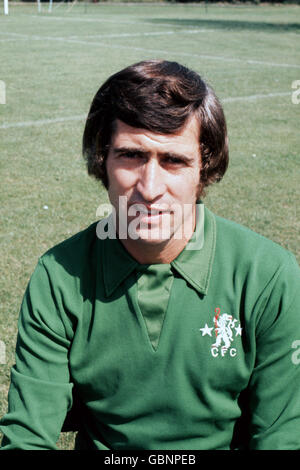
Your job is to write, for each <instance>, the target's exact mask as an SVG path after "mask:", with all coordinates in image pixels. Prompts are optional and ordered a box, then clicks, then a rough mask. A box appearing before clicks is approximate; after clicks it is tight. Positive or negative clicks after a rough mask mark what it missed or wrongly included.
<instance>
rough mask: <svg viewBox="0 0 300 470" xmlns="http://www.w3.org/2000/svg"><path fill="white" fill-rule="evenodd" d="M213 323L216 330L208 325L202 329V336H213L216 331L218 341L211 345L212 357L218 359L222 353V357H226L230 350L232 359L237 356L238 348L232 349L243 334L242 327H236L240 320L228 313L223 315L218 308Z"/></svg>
mask: <svg viewBox="0 0 300 470" xmlns="http://www.w3.org/2000/svg"><path fill="white" fill-rule="evenodd" d="M213 321H214V328H213V327H208V325H207V323H206V324H205V327H204V328H200V331H201V332H202V336H205V335H209V336H212V330H215V335H216V340H215V342H214V343H213V344H212V345H211V354H212V356H213V357H217V356H219V352H220V354H221V356H222V357H224V356H225V354H226V353H227V351H228V350H229V354H230V356H231V357H234V356H236V353H237V350H236V348H232V347H231V343H232V342H233V341H234V338H235V337H236V336H238V335H240V336H241V334H242V328H241V325H240V324H239V325H238V326H236V323H237V321H238V320H237V319H236V318H233V316H232V315H229V314H228V313H223V314H222V315H221V309H220V308H218V307H217V308H216V309H215V315H214V318H213ZM234 330H235V336H234Z"/></svg>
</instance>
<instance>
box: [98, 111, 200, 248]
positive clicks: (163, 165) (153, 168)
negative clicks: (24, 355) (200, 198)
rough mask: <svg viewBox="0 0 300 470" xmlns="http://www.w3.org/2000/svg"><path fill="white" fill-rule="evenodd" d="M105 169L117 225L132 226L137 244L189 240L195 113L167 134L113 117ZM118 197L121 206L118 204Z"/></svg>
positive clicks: (195, 174) (195, 181) (195, 180)
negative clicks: (174, 131) (178, 128)
mask: <svg viewBox="0 0 300 470" xmlns="http://www.w3.org/2000/svg"><path fill="white" fill-rule="evenodd" d="M106 169H107V176H108V184H109V187H108V194H109V199H110V202H111V204H112V205H113V206H114V208H115V209H116V213H117V223H118V222H119V221H120V219H122V220H123V221H124V220H126V221H127V222H126V223H127V226H130V225H131V226H132V227H134V231H135V233H136V234H137V236H138V243H146V244H148V246H149V244H151V243H152V244H159V243H168V241H169V240H172V239H173V240H174V239H178V240H179V239H180V238H181V239H182V237H185V238H190V236H191V235H192V233H193V230H194V222H195V204H196V197H197V192H198V187H199V178H200V150H199V124H198V122H197V120H196V118H195V117H192V118H191V119H190V120H189V121H188V122H187V123H186V125H185V127H184V128H182V129H181V131H179V132H177V133H176V134H171V135H166V134H156V133H153V132H150V131H148V130H145V129H137V128H134V127H131V126H129V125H127V124H125V123H124V122H122V121H119V120H117V121H116V126H115V132H114V134H113V135H112V139H111V145H110V149H109V153H108V157H107V162H106ZM120 196H123V198H121V199H120ZM120 200H122V202H124V201H126V204H125V205H120ZM124 217H125V218H124ZM126 217H127V219H126ZM137 222H138V223H137ZM117 227H118V225H117ZM189 227H191V228H190V229H189ZM129 232H130V230H129ZM131 232H132V231H131ZM131 232H130V233H131ZM184 233H185V234H184ZM129 237H130V234H129ZM135 243H137V241H136V242H135Z"/></svg>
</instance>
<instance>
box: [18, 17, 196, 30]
mask: <svg viewBox="0 0 300 470" xmlns="http://www.w3.org/2000/svg"><path fill="white" fill-rule="evenodd" d="M26 16H27V15H26ZM31 17H32V18H39V19H43V20H50V21H51V20H57V21H81V22H82V21H83V22H86V23H113V24H115V25H118V24H134V25H135V26H136V25H137V24H146V25H148V26H153V27H155V26H158V27H159V26H172V27H173V28H179V29H180V28H184V27H185V26H186V25H181V24H174V23H156V24H155V23H150V22H149V21H139V20H138V21H130V20H118V21H116V20H109V19H108V18H83V17H81V18H75V17H66V16H64V17H61V16H54V15H52V16H40V15H31ZM190 27H191V28H197V26H190Z"/></svg>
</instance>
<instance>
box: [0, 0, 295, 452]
mask: <svg viewBox="0 0 300 470" xmlns="http://www.w3.org/2000/svg"><path fill="white" fill-rule="evenodd" d="M47 10H48V7H47V5H46V4H43V7H42V13H40V14H38V12H37V7H36V5H33V4H32V5H30V4H24V5H17V4H12V5H11V6H10V15H9V16H8V17H4V15H3V9H2V10H1V16H0V48H1V65H0V80H2V81H4V82H5V84H6V104H0V172H1V180H0V181H1V185H0V203H1V209H0V210H1V233H0V249H1V256H0V270H1V285H0V302H1V310H0V340H1V341H3V342H4V343H5V345H6V364H2V365H1V364H0V416H2V415H3V414H4V413H5V411H6V406H7V400H6V397H7V391H8V386H9V376H10V367H11V366H12V364H13V362H14V346H15V341H16V326H17V318H18V311H19V307H20V303H21V300H22V296H23V293H24V289H25V287H26V284H27V282H28V280H29V277H30V275H31V273H32V271H33V269H34V267H35V264H36V262H37V259H38V257H39V256H40V255H41V254H42V253H44V252H45V251H46V249H48V248H49V247H51V246H53V245H54V244H56V243H57V242H59V241H61V240H63V239H65V238H67V237H68V236H70V235H71V234H73V233H75V232H77V231H78V230H80V229H82V228H84V227H86V226H88V225H89V224H90V223H91V222H93V221H94V220H96V209H97V207H98V205H99V204H100V203H101V202H106V201H107V197H106V193H105V191H104V190H103V189H102V188H101V187H100V186H99V184H97V183H96V182H95V181H94V180H92V179H91V178H89V177H88V176H87V175H86V171H85V164H84V162H83V160H82V157H81V136H82V131H83V127H84V116H85V115H86V113H87V111H88V108H89V105H90V102H91V99H92V97H93V95H94V94H95V92H96V91H97V89H98V87H99V86H100V84H101V83H102V82H103V80H104V79H105V78H106V77H108V76H109V75H110V74H112V73H113V72H116V71H118V70H119V69H120V68H122V67H124V66H126V65H129V64H130V63H134V62H137V61H139V60H142V59H147V58H166V59H169V60H176V61H178V62H181V63H183V64H184V65H187V66H188V67H191V68H193V69H194V70H196V71H198V72H199V73H200V74H201V75H202V76H203V77H204V78H205V79H206V80H208V81H209V83H210V84H211V85H212V86H213V87H214V89H215V90H216V93H217V95H218V96H219V98H220V99H221V100H222V102H223V103H224V109H225V113H226V116H227V123H228V129H229V142H230V155H231V163H230V167H229V170H228V173H227V174H226V176H225V178H224V180H223V181H222V182H221V183H219V184H218V185H216V186H214V187H212V188H211V189H210V190H209V191H208V195H207V198H206V204H207V206H208V207H209V208H210V209H212V210H213V211H214V212H215V213H217V214H219V215H222V216H224V217H226V218H229V219H232V220H235V221H236V222H239V223H242V224H244V225H246V226H248V227H250V228H251V229H253V230H255V231H257V232H259V233H261V234H263V235H265V236H267V237H268V238H271V239H273V240H274V241H276V242H278V243H280V244H281V245H282V246H284V247H286V248H287V249H289V250H291V251H292V252H293V253H294V254H295V255H296V257H297V259H298V261H300V247H299V230H300V223H299V196H300V184H299V183H300V161H299V153H300V132H299V121H300V104H296V103H295V104H293V103H292V92H293V91H294V90H293V89H292V83H293V82H294V81H295V80H300V47H299V39H300V7H299V6H296V5H295V6H262V5H261V6H256V7H255V6H249V5H248V6H224V5H223V6H215V5H209V6H208V8H207V9H205V6H204V5H203V4H202V5H201V4H198V5H197V4H190V5H183V4H177V5H176V4H163V3H161V4H159V3H158V4H123V5H121V4H83V3H77V4H76V5H74V7H72V8H71V5H68V4H67V3H64V4H54V6H53V11H52V13H51V14H50V13H48V11H47ZM68 10H69V11H68ZM298 98H299V96H298ZM72 445H73V435H72V434H69V435H62V436H61V439H60V441H59V447H60V448H63V449H68V448H72Z"/></svg>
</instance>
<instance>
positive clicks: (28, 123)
mask: <svg viewBox="0 0 300 470" xmlns="http://www.w3.org/2000/svg"><path fill="white" fill-rule="evenodd" d="M86 117H87V116H86V115H85V114H80V115H78V116H65V117H60V118H53V119H38V120H37V121H23V122H22V121H21V122H10V123H7V124H1V125H0V129H10V128H12V127H31V126H44V125H46V124H55V123H58V122H67V121H81V120H83V119H86Z"/></svg>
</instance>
